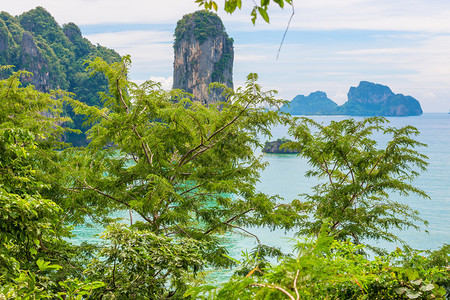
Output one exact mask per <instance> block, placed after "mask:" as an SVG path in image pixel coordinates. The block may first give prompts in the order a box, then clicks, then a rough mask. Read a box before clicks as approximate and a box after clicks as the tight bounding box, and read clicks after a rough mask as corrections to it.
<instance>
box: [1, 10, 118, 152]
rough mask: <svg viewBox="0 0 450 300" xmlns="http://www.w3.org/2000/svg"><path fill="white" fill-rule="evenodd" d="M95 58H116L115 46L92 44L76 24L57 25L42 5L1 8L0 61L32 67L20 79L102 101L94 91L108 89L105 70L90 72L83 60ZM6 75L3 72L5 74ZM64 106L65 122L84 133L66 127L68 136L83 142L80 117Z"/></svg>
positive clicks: (19, 67) (44, 89)
mask: <svg viewBox="0 0 450 300" xmlns="http://www.w3.org/2000/svg"><path fill="white" fill-rule="evenodd" d="M95 57H102V58H103V59H104V60H106V61H108V62H117V61H119V60H120V56H119V54H117V52H115V51H114V50H111V49H107V48H105V47H102V46H94V45H92V44H91V43H90V42H89V41H88V40H87V39H85V38H83V37H82V35H81V32H80V29H79V28H78V27H77V26H76V25H75V24H73V23H68V24H65V25H64V26H63V27H60V26H59V25H58V24H57V23H56V21H55V19H54V18H53V17H52V16H51V15H50V14H49V13H48V12H47V11H46V10H45V9H44V8H42V7H37V8H35V9H33V10H30V11H28V12H25V13H23V14H22V15H20V16H17V17H13V16H11V15H9V14H8V13H6V12H2V13H0V64H2V65H12V66H14V68H13V69H11V71H18V70H27V71H31V72H33V74H34V76H30V77H28V78H27V79H26V80H25V81H24V83H25V82H28V83H30V84H33V85H34V86H35V87H36V88H37V89H38V90H39V91H42V92H48V91H50V90H52V89H63V90H65V91H68V92H70V93H74V94H75V95H74V97H75V98H76V99H78V100H80V101H81V102H84V103H87V104H89V105H97V106H102V102H101V99H100V96H99V95H98V93H99V92H106V91H107V90H108V82H107V80H106V78H105V77H104V76H103V75H96V76H89V74H88V72H87V71H86V65H85V64H84V63H85V61H86V60H92V59H94V58H95ZM10 74H11V72H6V71H3V78H6V77H7V76H8V75H10ZM63 110H64V114H66V115H67V116H69V117H70V118H71V120H72V121H71V122H70V123H67V124H66V125H65V126H69V127H71V128H73V129H77V130H80V131H81V132H82V133H81V134H78V133H75V132H67V133H66V135H65V137H66V140H67V141H68V142H71V143H72V144H74V145H76V146H81V145H86V144H87V141H86V136H85V132H86V130H87V129H88V127H86V126H83V123H84V117H83V116H80V115H75V114H74V113H73V111H72V109H71V108H70V107H67V106H65V107H63Z"/></svg>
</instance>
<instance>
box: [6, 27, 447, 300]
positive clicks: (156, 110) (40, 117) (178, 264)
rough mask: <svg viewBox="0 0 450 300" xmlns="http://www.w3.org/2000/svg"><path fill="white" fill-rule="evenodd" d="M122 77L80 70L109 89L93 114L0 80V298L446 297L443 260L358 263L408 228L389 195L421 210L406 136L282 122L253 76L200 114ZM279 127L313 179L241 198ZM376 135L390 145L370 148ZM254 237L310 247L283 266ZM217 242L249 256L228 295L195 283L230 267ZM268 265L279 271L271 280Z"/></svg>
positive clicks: (17, 77) (411, 219)
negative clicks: (411, 197)
mask: <svg viewBox="0 0 450 300" xmlns="http://www.w3.org/2000/svg"><path fill="white" fill-rule="evenodd" d="M74 29H75V28H72V30H74ZM130 64H131V61H130V58H129V57H124V58H123V59H122V60H121V61H120V62H116V63H112V64H109V63H108V62H106V61H105V60H103V59H101V58H96V59H94V60H93V61H92V62H90V64H89V70H90V76H99V75H102V76H105V78H106V79H107V81H108V85H109V90H108V91H106V92H104V93H101V95H100V96H101V99H102V102H103V103H104V105H103V107H99V106H91V105H88V104H87V103H85V102H82V101H79V100H77V99H73V98H71V97H70V95H71V94H68V93H65V92H62V91H52V92H49V93H43V92H39V91H36V90H35V89H34V87H33V86H30V85H28V86H23V85H21V80H22V79H23V78H24V77H25V76H28V75H29V73H27V72H24V71H19V72H14V71H13V70H11V68H8V67H4V68H2V69H1V70H0V71H6V72H11V74H12V75H11V76H9V77H8V78H6V79H4V80H0V97H1V98H2V99H3V101H2V102H1V103H0V153H1V156H0V175H1V177H0V208H1V209H0V228H1V230H0V243H1V247H0V271H1V276H0V299H1V298H4V299H29V298H31V297H34V299H44V298H59V299H98V298H102V297H103V299H162V298H172V299H180V298H183V297H185V298H186V297H187V298H191V299H193V298H201V297H203V298H205V297H206V298H207V297H209V298H217V299H224V298H225V297H228V298H230V299H285V298H286V297H288V298H289V299H300V298H302V299H303V298H305V299H329V298H333V299H338V298H339V299H351V298H354V299H413V298H422V299H429V298H430V299H431V298H433V297H434V298H438V299H440V298H441V299H442V297H444V295H445V290H444V287H448V286H449V282H448V279H447V278H448V267H447V266H448V246H445V247H444V248H442V249H441V250H440V251H436V252H432V253H428V254H425V255H426V256H425V257H423V256H422V255H423V254H422V253H419V252H416V251H414V250H411V249H408V248H406V250H405V251H404V252H401V251H396V252H394V253H392V254H389V255H386V256H382V257H380V258H375V259H374V260H368V259H367V258H366V257H365V256H364V246H363V245H362V241H363V240H364V239H367V238H382V239H391V240H398V237H396V236H394V235H393V234H392V233H391V231H390V229H391V228H403V227H405V226H412V227H417V225H416V222H418V221H419V222H420V221H422V220H421V219H420V217H419V216H418V213H417V212H415V211H413V210H411V209H410V208H409V207H408V206H406V205H404V204H400V203H396V202H394V201H392V200H391V199H390V194H389V193H390V192H399V193H403V194H409V193H412V194H417V195H419V196H424V197H426V194H425V193H424V192H423V191H421V190H420V189H417V188H415V187H414V186H413V185H411V183H410V180H412V179H414V178H415V177H416V176H417V175H418V174H419V172H420V171H423V170H425V167H426V161H425V159H426V157H425V156H423V155H422V154H420V153H419V152H417V151H416V150H415V148H416V147H420V146H423V144H421V143H420V142H418V141H416V140H414V139H413V138H412V136H414V135H416V134H417V130H416V129H415V128H413V127H410V126H407V127H404V128H391V127H386V126H384V124H385V123H386V120H385V119H383V118H369V119H364V120H362V121H355V120H352V119H350V120H344V121H341V122H332V123H331V124H330V125H328V126H324V125H322V124H318V123H316V122H314V121H312V120H309V119H306V118H303V119H292V118H290V116H289V115H286V116H282V115H280V114H279V113H278V111H276V110H267V109H266V108H264V107H266V106H277V107H280V106H281V105H283V104H284V101H282V100H278V99H276V98H275V97H274V95H275V91H264V90H263V89H262V88H261V86H260V85H259V84H257V79H258V77H257V75H256V74H250V75H249V76H248V78H247V82H246V84H245V85H244V86H243V87H240V88H238V89H237V90H236V91H233V90H232V89H231V88H228V87H226V86H225V85H222V84H219V83H213V84H212V85H211V88H212V89H213V88H221V89H222V90H223V95H224V97H225V98H226V99H227V101H226V102H223V103H220V105H219V104H218V105H216V106H214V105H209V106H204V105H201V104H200V103H197V102H193V101H191V96H192V95H189V94H186V93H184V92H183V91H179V90H172V91H164V90H162V89H161V87H160V85H159V84H157V83H154V82H152V81H148V82H145V83H143V84H141V85H137V84H135V83H133V82H131V81H129V80H128V77H127V74H128V70H129V68H130ZM64 103H65V105H68V106H70V107H71V109H73V111H74V112H75V113H76V114H80V115H85V116H86V123H87V124H88V125H91V126H92V127H91V128H90V129H89V131H88V132H87V134H88V137H89V140H90V143H89V145H88V146H87V147H84V148H75V147H70V146H69V145H68V144H65V143H63V142H62V136H63V135H64V133H65V131H68V130H70V129H68V128H63V127H62V126H61V124H64V122H67V118H65V117H63V109H62V108H63V105H64ZM283 122H284V123H286V124H289V125H290V126H291V129H290V133H291V135H292V136H293V137H294V138H295V140H294V141H292V142H287V143H286V144H288V146H289V147H291V148H294V149H297V150H299V152H300V155H301V156H303V157H305V158H307V159H308V160H309V163H310V164H311V166H312V167H313V169H312V170H311V171H309V173H308V175H309V176H316V177H318V178H319V179H321V180H322V179H323V180H324V182H323V183H320V184H319V185H317V186H316V187H315V188H314V189H313V192H314V193H313V194H311V195H306V196H305V200H304V201H300V200H293V201H291V202H287V201H285V200H283V199H280V198H279V197H277V196H271V195H266V194H264V193H261V192H258V191H257V190H256V188H255V184H256V183H257V182H258V180H259V174H260V171H261V170H263V169H264V167H265V166H266V163H264V162H263V160H262V158H261V157H259V156H257V155H255V151H254V149H255V148H257V147H262V146H263V145H262V144H261V141H260V140H261V139H260V137H261V136H270V132H271V128H272V126H274V125H277V124H279V123H283ZM377 131H379V132H381V133H383V134H384V135H385V136H389V137H390V138H389V139H388V141H387V142H386V145H385V147H384V148H381V149H380V148H379V147H377V145H376V143H375V141H374V140H373V138H372V134H373V133H374V132H377ZM117 212H126V213H127V214H129V218H128V219H117V218H114V213H117ZM322 220H329V221H326V222H323V221H322ZM80 224H82V225H85V226H92V225H96V226H101V227H103V228H105V231H104V232H103V234H102V240H103V242H102V243H92V242H91V243H83V244H82V245H73V244H72V243H71V242H70V237H71V236H72V233H71V230H72V226H74V225H80ZM253 227H268V228H270V229H285V230H299V232H300V234H303V235H305V236H309V235H311V234H312V235H313V236H314V238H312V240H311V241H306V242H303V243H299V244H298V247H297V249H298V256H297V257H292V256H288V255H285V254H283V253H282V252H281V251H280V250H279V249H277V248H274V247H271V246H270V245H264V244H262V243H261V241H260V240H259V237H258V236H256V235H255V234H253V233H252V228H253ZM230 233H231V234H242V235H245V236H249V237H252V238H254V239H255V241H256V244H257V246H256V247H255V248H254V249H253V250H252V251H250V253H247V254H246V255H245V257H246V261H245V262H244V264H243V265H242V266H241V267H240V269H239V270H238V272H237V273H236V275H235V276H234V277H232V279H231V280H230V281H229V282H227V283H225V284H224V285H223V286H221V287H220V288H219V289H217V288H216V287H213V286H210V285H205V281H204V280H203V279H202V278H203V272H204V271H205V270H207V269H213V270H219V269H223V268H230V267H233V266H235V265H236V260H235V259H233V258H231V257H230V256H229V255H228V249H227V248H226V246H225V244H224V235H225V234H230ZM350 239H353V242H350ZM372 248H373V247H370V246H369V249H372ZM271 257H278V258H281V262H280V263H279V264H278V265H277V266H272V265H271V264H269V258H271ZM21 297H22V298H21Z"/></svg>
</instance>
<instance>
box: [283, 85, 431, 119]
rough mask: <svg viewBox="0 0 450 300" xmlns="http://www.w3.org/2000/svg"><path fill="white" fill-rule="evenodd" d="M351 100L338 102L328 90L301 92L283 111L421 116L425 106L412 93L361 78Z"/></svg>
mask: <svg viewBox="0 0 450 300" xmlns="http://www.w3.org/2000/svg"><path fill="white" fill-rule="evenodd" d="M347 98H348V100H347V102H345V103H344V104H343V105H341V106H339V105H337V104H336V103H335V102H334V101H333V100H331V99H329V98H328V97H327V94H326V93H325V92H321V91H317V92H314V93H311V94H309V95H308V96H304V95H298V96H296V97H295V98H294V99H292V101H291V102H290V103H288V104H285V105H283V106H282V107H281V108H280V111H282V112H286V113H290V114H292V115H350V116H419V115H421V114H422V113H423V112H422V108H421V106H420V103H419V101H417V100H416V99H415V98H413V97H411V96H405V95H403V94H394V93H393V92H392V91H391V89H390V88H389V87H387V86H385V85H382V84H376V83H372V82H368V81H361V82H360V83H359V85H358V86H357V87H351V88H350V90H349V92H348V93H347Z"/></svg>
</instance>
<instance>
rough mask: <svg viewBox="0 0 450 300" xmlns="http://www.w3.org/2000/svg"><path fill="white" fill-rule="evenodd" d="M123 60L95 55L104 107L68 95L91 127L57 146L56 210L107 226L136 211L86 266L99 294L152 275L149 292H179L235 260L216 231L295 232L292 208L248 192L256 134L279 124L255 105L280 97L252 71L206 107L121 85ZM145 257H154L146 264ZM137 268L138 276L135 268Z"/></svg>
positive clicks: (255, 168) (253, 177)
mask: <svg viewBox="0 0 450 300" xmlns="http://www.w3.org/2000/svg"><path fill="white" fill-rule="evenodd" d="M129 64H130V61H129V58H128V57H125V58H124V60H123V61H122V62H121V63H115V64H112V65H108V64H107V63H106V62H105V61H103V60H101V59H96V60H94V61H93V62H92V63H91V65H90V68H91V70H92V71H93V72H103V73H104V74H106V76H107V78H108V80H109V82H110V91H109V93H108V94H104V95H103V100H104V103H105V107H104V108H102V109H100V108H97V107H90V106H87V105H85V104H83V103H81V102H79V101H75V100H70V102H71V105H72V106H73V107H74V110H75V111H76V112H77V113H83V114H87V115H88V116H89V121H90V122H92V123H95V125H94V126H93V127H92V128H91V130H90V131H89V139H90V140H91V142H90V144H89V146H88V147H86V148H83V149H67V150H66V151H65V152H64V155H65V159H66V160H65V162H64V165H65V167H66V168H67V169H64V170H62V173H61V174H59V175H58V179H59V180H62V185H63V186H66V187H67V190H68V193H67V196H65V197H62V199H61V201H62V203H61V206H62V207H63V208H64V209H65V210H66V212H67V214H68V219H69V220H70V221H71V222H84V220H85V217H88V216H91V219H92V220H94V221H98V222H99V223H100V224H105V223H107V222H111V219H110V213H111V212H114V211H118V210H122V211H124V210H125V211H126V210H129V211H130V212H132V213H134V214H135V215H137V216H138V218H137V219H136V218H135V220H131V222H130V223H132V224H130V225H128V226H127V227H128V228H124V227H123V226H124V225H120V226H119V225H111V227H110V229H109V230H108V231H107V233H106V234H105V237H106V238H108V239H109V238H111V240H109V241H108V242H107V244H108V243H109V244H110V245H111V246H108V247H107V248H105V250H104V251H103V252H101V255H100V258H99V260H98V263H97V265H98V266H99V267H95V268H91V270H92V272H93V273H92V278H96V279H97V278H102V277H103V278H104V280H107V287H106V288H105V290H104V291H103V292H105V293H106V292H108V293H112V295H116V296H118V295H131V294H133V293H134V292H132V291H134V289H136V288H138V287H139V286H140V285H142V280H143V278H153V280H154V286H153V288H151V289H150V288H149V289H146V292H145V293H147V294H145V295H146V297H150V298H151V295H155V294H158V295H165V296H168V295H169V294H170V295H172V294H174V293H175V294H179V293H182V291H183V290H184V285H185V284H186V282H185V281H184V280H183V278H184V277H186V278H187V277H189V276H188V275H189V273H191V274H192V273H193V272H196V271H197V270H199V269H201V268H203V267H205V266H207V265H208V266H211V267H226V266H230V265H231V264H232V263H233V261H232V260H230V259H228V258H227V257H226V256H224V254H226V253H227V249H226V248H225V247H224V246H223V244H222V238H221V235H222V234H223V233H225V232H229V231H237V232H241V233H244V234H250V235H251V233H250V232H249V231H248V228H249V227H252V226H270V227H283V228H292V227H293V226H295V225H296V224H297V223H298V222H299V220H300V219H301V218H302V215H300V214H299V213H298V210H297V208H296V207H292V206H290V205H281V204H277V202H276V200H277V198H276V197H270V196H268V195H265V194H262V193H259V192H257V191H256V190H255V183H256V182H257V180H258V178H259V171H260V170H262V169H263V168H264V166H265V164H264V163H262V162H261V161H260V158H258V157H256V156H255V154H254V152H253V149H254V147H260V146H261V144H260V142H259V140H258V139H257V135H258V134H264V135H270V126H271V125H273V124H276V123H278V122H279V121H280V116H279V115H278V114H277V112H275V111H267V110H266V109H264V108H261V103H268V104H270V105H276V106H280V105H281V104H282V103H283V102H282V101H281V100H276V99H274V98H273V96H272V94H273V92H263V91H262V90H261V87H260V86H259V85H258V84H257V83H256V79H257V76H256V75H254V74H251V75H249V77H248V82H247V84H246V85H245V86H244V87H242V88H239V89H238V90H237V91H236V92H234V91H232V90H231V89H229V88H226V87H224V86H220V87H221V88H223V89H224V91H225V93H226V96H227V98H228V99H229V101H228V102H225V103H221V104H220V109H219V107H218V106H217V107H213V106H210V107H205V106H203V105H201V104H200V103H196V102H192V101H191V100H190V99H189V95H186V94H184V93H182V92H181V91H171V92H166V91H163V90H161V89H160V87H159V85H158V84H155V83H153V82H146V83H144V84H142V85H140V86H137V85H136V84H134V83H132V82H130V81H128V80H127V76H126V74H127V71H128V68H129ZM217 86H219V85H217ZM117 226H119V227H120V228H123V230H119V229H117ZM244 227H245V228H244ZM129 240H132V241H133V242H132V243H130V242H128V241H129ZM130 245H132V247H131V248H130ZM139 245H142V246H139ZM161 247H163V248H164V249H161ZM260 248H261V249H262V248H263V246H262V245H261V246H260ZM118 249H120V251H118ZM192 249H197V252H198V253H193V251H192ZM264 249H266V248H264ZM162 251H168V252H167V255H168V256H167V257H166V256H165V255H163V254H161V255H159V256H160V259H161V262H160V263H156V261H155V259H156V256H155V255H156V254H157V253H162ZM266 252H268V250H267V249H266ZM269 252H270V251H269ZM272 252H273V251H272ZM275 252H276V251H275ZM118 253H122V254H121V255H122V256H119V255H118ZM152 253H153V254H152ZM169 253H171V254H169ZM146 257H147V258H151V262H150V261H149V262H148V263H143V262H142V261H144V260H145V258H146ZM169 257H172V258H173V259H174V260H173V261H172V262H170V259H169ZM176 258H178V259H179V260H180V261H179V264H178V263H177V264H176V265H177V266H178V267H177V268H176V270H175V269H174V267H173V266H171V264H175V262H176V261H177V259H176ZM134 268H137V269H139V270H140V271H139V272H138V273H139V276H143V278H140V279H139V278H137V277H136V276H137V274H136V273H134V274H133V272H132V271H133V270H135V269H134ZM96 272H97V273H96ZM102 274H107V275H102ZM113 274H121V275H120V276H115V275H113ZM104 276H106V278H105V277H104ZM119 278H122V279H119ZM126 278H129V279H130V280H131V282H129V281H128V280H126ZM132 282H134V285H133V284H132ZM149 284H150V283H149ZM128 287H129V288H128ZM127 293H128V294H127ZM142 293H144V291H142ZM142 297H143V296H142Z"/></svg>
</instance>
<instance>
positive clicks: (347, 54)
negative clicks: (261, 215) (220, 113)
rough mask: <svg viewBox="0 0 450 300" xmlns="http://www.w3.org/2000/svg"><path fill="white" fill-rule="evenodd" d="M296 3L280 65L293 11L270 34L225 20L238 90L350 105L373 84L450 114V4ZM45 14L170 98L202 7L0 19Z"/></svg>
mask: <svg viewBox="0 0 450 300" xmlns="http://www.w3.org/2000/svg"><path fill="white" fill-rule="evenodd" d="M294 1H295V15H294V18H293V21H292V24H291V27H290V30H289V32H288V34H287V36H286V39H285V44H284V46H283V48H282V49H281V53H280V57H279V59H278V60H275V57H276V54H277V51H278V46H279V43H280V41H281V38H282V36H283V32H284V29H285V26H286V25H287V21H288V19H289V16H290V14H291V10H290V8H287V9H286V10H284V11H282V10H280V9H273V10H272V11H271V24H270V25H267V24H263V23H261V22H259V23H257V25H256V26H253V25H252V24H251V22H250V18H249V15H248V9H247V10H246V9H244V10H243V11H242V12H238V13H236V14H233V15H232V16H229V15H226V14H225V13H220V16H221V17H222V19H223V22H224V24H225V27H226V29H227V32H228V34H229V35H230V36H231V37H232V38H233V39H234V40H235V44H234V46H235V63H234V81H235V86H239V85H241V84H242V83H243V82H244V81H245V77H246V75H247V74H248V73H250V72H256V73H258V74H259V76H260V83H261V84H262V85H263V87H264V88H265V89H276V90H278V91H279V96H280V97H281V98H284V99H287V100H291V99H292V98H293V97H294V96H296V95H297V94H309V93H310V92H314V91H316V90H322V91H324V92H326V93H327V94H328V96H329V97H330V98H331V99H333V100H335V101H336V102H337V103H339V104H342V103H343V102H345V100H346V94H347V92H348V90H349V88H350V86H356V85H358V83H359V81H361V80H368V81H373V82H376V83H380V84H385V85H388V86H389V87H391V89H392V90H393V91H394V92H395V93H403V94H406V95H411V96H413V97H415V98H416V99H418V100H419V101H420V102H421V104H422V108H423V110H424V111H425V112H448V110H449V108H450V0H395V1H394V0H340V1H336V0H314V1H311V0H294ZM218 2H220V0H219V1H218ZM38 5H40V6H43V7H44V8H46V9H47V10H48V11H49V12H50V13H51V14H52V15H53V16H54V17H55V19H56V20H57V21H58V23H60V24H64V23H67V22H74V23H76V24H78V25H79V26H80V28H81V30H82V32H83V35H85V36H86V37H87V38H88V39H89V40H91V42H93V43H94V44H96V43H99V44H101V45H104V46H107V47H111V48H114V49H116V50H117V51H118V52H119V53H120V54H130V55H131V57H132V60H133V68H132V74H131V78H132V79H133V80H136V81H143V80H146V79H153V80H157V81H161V82H162V83H163V85H164V86H165V87H166V88H170V86H171V82H172V72H173V70H172V63H173V50H172V43H173V30H174V28H175V25H176V21H177V20H178V19H180V18H181V17H182V16H183V15H184V14H186V13H190V12H193V11H195V10H196V7H197V6H196V5H195V4H194V0H165V1H159V0H158V1H155V0H127V1H124V0H17V1H8V2H6V1H2V4H0V10H2V11H7V12H9V13H11V14H13V15H17V14H20V13H22V12H23V11H26V10H29V9H31V8H34V7H36V6H38ZM244 5H247V7H248V8H250V7H251V5H252V1H251V0H248V1H246V0H244Z"/></svg>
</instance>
